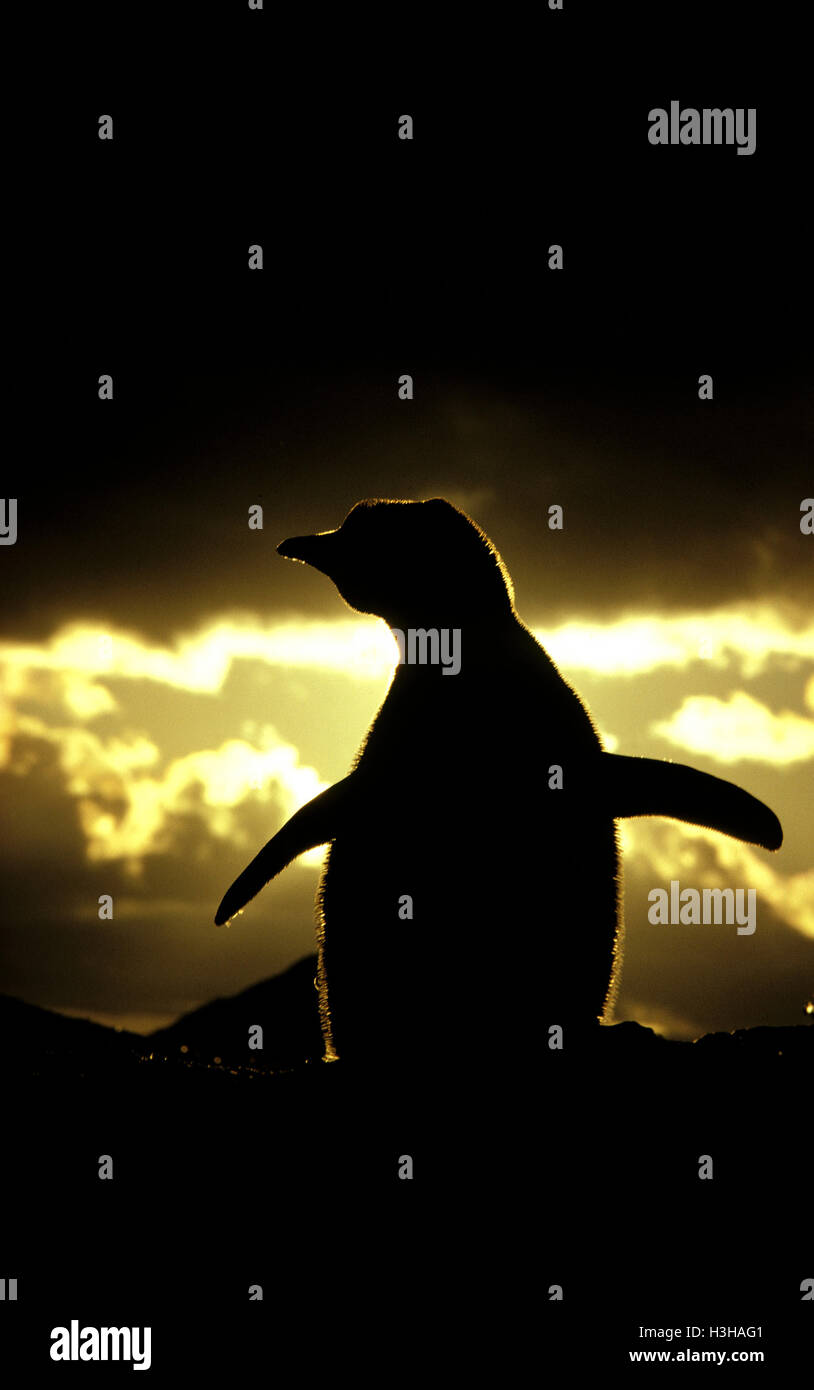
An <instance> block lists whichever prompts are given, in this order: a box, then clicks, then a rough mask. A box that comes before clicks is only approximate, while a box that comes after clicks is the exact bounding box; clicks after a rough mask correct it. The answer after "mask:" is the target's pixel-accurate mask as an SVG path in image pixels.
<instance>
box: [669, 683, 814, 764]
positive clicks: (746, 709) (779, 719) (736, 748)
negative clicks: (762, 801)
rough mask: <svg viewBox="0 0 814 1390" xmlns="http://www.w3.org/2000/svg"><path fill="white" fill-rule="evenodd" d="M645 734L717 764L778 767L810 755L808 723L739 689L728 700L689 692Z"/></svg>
mask: <svg viewBox="0 0 814 1390" xmlns="http://www.w3.org/2000/svg"><path fill="white" fill-rule="evenodd" d="M650 732H651V733H653V734H658V735H660V737H661V738H666V739H668V740H669V742H670V743H673V744H677V745H678V746H679V747H681V748H689V749H691V750H692V752H694V753H704V754H706V755H707V756H708V757H710V758H715V759H716V760H717V761H718V762H719V763H735V762H740V761H741V759H747V758H748V759H751V760H753V761H760V762H768V763H772V764H776V765H782V764H788V763H796V762H805V761H806V759H808V758H811V757H814V721H812V720H811V719H806V718H804V717H803V716H802V715H799V714H794V713H793V712H792V711H791V710H783V711H782V712H781V713H780V714H773V713H772V711H771V710H770V709H768V708H767V707H766V705H763V704H761V703H760V701H759V700H755V699H753V698H752V696H751V695H747V694H746V693H745V691H743V690H737V691H735V693H734V694H733V695H731V696H730V697H729V699H728V700H718V699H715V697H714V696H712V695H690V696H688V697H687V699H685V700H684V703H683V704H682V705H681V707H680V709H678V710H676V712H675V714H673V715H671V717H670V718H669V719H663V720H659V721H658V722H656V723H653V724H651V725H650Z"/></svg>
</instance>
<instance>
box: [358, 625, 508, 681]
mask: <svg viewBox="0 0 814 1390" xmlns="http://www.w3.org/2000/svg"><path fill="white" fill-rule="evenodd" d="M385 621H386V622H387V625H388V627H389V628H390V632H391V634H392V635H393V638H394V639H395V642H396V645H397V646H398V648H399V654H400V664H401V665H403V666H405V667H406V668H407V669H408V670H410V671H414V672H415V673H416V674H421V673H422V672H424V671H425V670H426V668H427V667H428V666H438V665H442V666H445V667H446V668H447V669H449V670H450V671H452V670H453V669H454V668H460V666H461V663H462V662H463V660H464V659H465V660H466V663H467V668H468V669H469V670H471V669H472V668H473V667H474V666H494V665H495V664H496V663H497V662H499V661H501V660H502V659H503V658H502V656H501V653H505V649H506V644H507V642H511V640H512V639H513V638H515V637H516V636H517V635H518V634H519V633H520V631H521V630H522V624H520V623H519V622H518V619H517V616H516V614H515V613H514V612H513V611H511V610H509V611H508V612H500V613H488V614H484V613H479V614H478V615H477V616H473V615H472V614H464V615H462V616H459V618H458V620H457V621H456V620H455V618H454V617H453V616H451V615H448V616H447V619H446V621H445V620H444V618H443V617H441V616H439V615H436V617H435V621H430V619H429V615H425V620H424V621H418V620H416V619H413V620H412V621H407V620H402V622H398V623H397V622H395V621H392V620H390V619H385Z"/></svg>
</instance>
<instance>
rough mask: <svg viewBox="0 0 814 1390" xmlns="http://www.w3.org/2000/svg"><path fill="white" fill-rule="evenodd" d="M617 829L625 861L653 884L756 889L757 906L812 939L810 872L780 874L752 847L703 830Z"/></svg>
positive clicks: (813, 879)
mask: <svg viewBox="0 0 814 1390" xmlns="http://www.w3.org/2000/svg"><path fill="white" fill-rule="evenodd" d="M619 831H620V835H621V841H622V848H623V853H624V856H625V859H626V860H627V859H628V858H629V859H630V860H631V861H632V860H638V862H639V865H640V866H641V865H643V864H646V866H647V872H648V873H652V874H653V875H654V876H655V881H656V882H657V883H669V882H670V881H671V880H672V879H675V878H678V879H682V878H683V879H685V880H686V881H687V882H688V883H690V884H692V886H693V887H694V888H697V887H701V888H720V887H722V886H726V885H727V884H732V885H737V886H739V887H741V888H754V889H755V891H756V892H757V895H758V907H759V905H760V903H761V902H765V903H767V904H768V905H769V907H770V908H771V909H772V911H773V912H774V914H775V915H776V916H777V917H779V918H780V920H781V921H783V922H786V923H787V924H788V925H789V926H790V927H793V928H794V929H795V931H798V932H800V933H801V935H802V936H806V937H810V938H812V939H813V940H814V870H812V869H809V870H806V871H805V872H803V873H798V874H781V873H778V871H777V869H775V867H774V865H773V864H771V863H768V862H767V861H766V860H764V859H761V858H760V852H759V851H756V850H754V849H753V848H752V847H751V846H750V845H744V844H741V843H740V841H738V840H732V839H730V838H729V837H728V836H725V835H717V834H716V833H715V831H712V830H705V829H703V828H702V827H701V826H695V825H676V824H669V823H667V824H661V823H659V824H657V823H655V822H647V821H642V820H638V821H632V820H627V821H620V822H619ZM710 850H711V851H712V856H710V854H709V851H710Z"/></svg>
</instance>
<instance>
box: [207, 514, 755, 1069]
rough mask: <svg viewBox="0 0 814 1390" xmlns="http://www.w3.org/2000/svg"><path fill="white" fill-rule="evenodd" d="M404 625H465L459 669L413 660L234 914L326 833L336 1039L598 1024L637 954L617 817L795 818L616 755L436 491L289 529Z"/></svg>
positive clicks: (256, 868)
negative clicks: (303, 529) (622, 968)
mask: <svg viewBox="0 0 814 1390" xmlns="http://www.w3.org/2000/svg"><path fill="white" fill-rule="evenodd" d="M279 551H280V553H281V554H282V555H284V556H287V557H289V558H292V559H300V560H303V561H304V562H305V563H309V564H312V565H314V566H315V567H316V568H318V569H320V570H323V572H325V573H326V574H328V575H329V576H330V577H331V578H332V579H333V580H334V581H335V583H336V584H337V587H338V589H339V591H340V593H341V594H342V596H343V597H344V598H345V599H346V601H347V602H348V603H349V604H350V605H351V606H352V607H354V608H357V609H358V610H359V611H361V612H372V613H377V614H378V615H379V616H382V617H384V618H385V620H386V621H387V622H388V623H389V625H390V626H391V628H393V629H394V630H400V632H401V633H402V634H404V633H407V632H409V631H410V630H412V631H414V632H415V631H420V632H424V633H427V632H433V631H435V632H440V631H441V630H442V629H446V630H447V631H448V632H450V633H452V632H457V633H459V640H460V669H459V670H457V671H455V672H454V673H453V672H452V671H451V669H447V668H446V667H445V666H444V665H443V664H441V663H438V664H433V663H432V662H431V661H429V662H425V663H421V662H414V663H413V664H410V662H409V661H406V662H402V663H400V664H399V665H398V666H397V668H396V672H395V675H394V678H393V681H392V683H391V686H390V689H389V690H388V693H387V696H386V698H385V701H384V703H383V705H382V706H381V708H380V710H379V712H378V714H377V716H376V718H375V719H374V721H373V724H372V725H371V728H370V730H369V732H368V734H367V737H366V739H365V741H364V743H363V745H362V748H361V749H360V752H359V754H358V755H357V758H356V761H355V764H354V767H353V770H352V771H351V773H350V774H349V776H348V777H346V778H345V779H344V781H343V782H340V783H337V784H336V786H334V787H332V788H330V789H329V790H328V792H326V793H323V794H322V796H321V797H317V798H315V799H314V801H313V802H310V803H309V804H308V806H306V807H303V808H302V810H301V811H299V812H298V813H297V815H296V816H295V817H293V818H292V820H291V821H289V822H288V825H287V826H285V827H284V828H283V830H282V831H281V832H279V834H278V835H277V836H275V837H274V839H272V840H271V841H270V842H269V844H268V845H267V846H266V847H265V849H264V850H262V851H261V853H260V854H259V855H258V856H257V858H256V859H255V860H254V861H253V862H252V864H251V865H250V866H249V867H248V869H246V870H245V871H244V873H243V874H242V875H241V876H240V878H238V879H237V880H236V882H235V884H233V886H232V888H231V889H230V890H229V892H228V893H227V895H226V897H225V898H224V900H223V902H222V904H221V907H220V908H219V910H218V914H217V916H216V919H215V920H216V921H217V922H222V921H225V920H227V919H228V918H229V917H231V916H232V915H233V914H234V912H236V911H237V910H238V909H239V908H240V907H241V906H242V905H243V904H244V903H245V902H247V901H248V900H249V898H251V897H252V896H254V894H255V893H256V892H258V891H259V889H260V888H261V887H262V886H263V884H264V883H265V882H267V881H268V879H269V878H271V877H273V876H274V875H275V874H276V873H278V872H279V871H280V869H281V868H283V867H284V866H285V864H286V863H288V862H290V860H291V859H292V858H293V857H295V855H296V854H299V853H302V852H303V851H304V850H305V849H308V848H310V847H311V846H312V845H316V844H322V843H325V842H326V841H327V842H330V849H329V852H328V857H327V860H326V864H325V868H324V870H323V876H322V879H321V882H320V888H319V892H318V898H317V903H318V937H319V975H318V979H319V990H320V1012H321V1017H322V1023H323V1033H324V1036H325V1042H326V1055H327V1056H329V1057H332V1056H336V1055H338V1056H339V1057H340V1058H341V1059H343V1060H346V1059H347V1060H348V1061H352V1060H358V1061H359V1062H370V1061H374V1060H375V1059H376V1058H379V1059H381V1060H382V1061H384V1062H385V1063H386V1064H387V1065H393V1064H399V1063H401V1064H403V1065H404V1066H406V1067H408V1068H410V1067H422V1066H424V1067H427V1068H432V1067H433V1066H434V1065H436V1064H437V1063H438V1062H443V1061H455V1060H456V1059H457V1060H461V1061H466V1062H471V1063H473V1064H474V1065H475V1066H476V1067H477V1068H478V1069H479V1070H480V1068H482V1067H490V1066H491V1065H492V1064H493V1063H498V1062H503V1063H505V1062H507V1061H511V1060H512V1059H516V1060H518V1061H520V1060H522V1059H524V1058H525V1059H528V1058H531V1057H533V1054H534V1052H535V1051H536V1050H537V1049H538V1048H539V1047H541V1046H544V1045H545V1043H546V1041H547V1036H548V1029H549V1027H550V1026H551V1025H552V1024H560V1025H562V1026H564V1027H566V1026H569V1025H575V1026H586V1027H587V1026H590V1025H592V1024H595V1023H596V1021H597V1019H598V1018H600V1016H602V1014H603V1011H605V1010H606V1008H607V1006H608V1004H609V1003H610V1002H611V1001H612V997H613V994H614V989H615V983H616V975H617V966H618V962H619V959H620V955H621V949H620V948H621V935H620V933H621V911H620V877H619V859H618V846H617V839H616V828H615V823H614V822H615V817H616V816H621V815H643V814H664V815H674V816H677V817H679V818H681V819H690V820H694V821H697V822H699V823H701V824H707V825H713V826H715V827H716V828H719V829H722V830H724V831H725V832H726V833H730V834H737V835H739V836H740V837H741V838H745V839H750V840H755V841H756V842H758V843H763V844H766V845H767V846H769V847H771V848H776V847H777V845H779V843H780V839H781V838H782V832H781V831H780V827H779V823H778V822H777V821H776V818H775V817H774V816H773V814H772V812H770V811H769V810H768V808H766V807H764V806H762V804H761V803H760V802H757V801H755V800H754V798H752V797H750V796H748V795H747V794H746V793H745V792H741V791H740V790H739V789H738V788H735V787H733V786H732V785H731V784H729V783H725V782H721V781H720V780H719V779H717V778H712V777H707V776H706V774H703V773H697V772H693V771H692V770H690V769H685V768H682V767H680V766H679V765H674V764H669V763H656V762H652V761H651V760H649V759H629V758H615V757H612V756H611V755H609V754H604V753H603V752H602V746H601V742H600V739H599V736H598V734H597V732H596V729H595V728H594V725H593V723H592V721H591V718H590V715H589V714H588V712H587V710H586V709H585V707H584V705H583V704H582V702H581V701H580V699H579V697H578V695H577V694H576V693H575V691H574V690H572V688H571V687H570V686H569V685H568V683H567V682H566V681H565V680H564V679H563V678H562V676H561V675H560V674H559V672H558V671H557V668H556V667H555V665H554V663H553V662H552V661H551V660H550V658H549V657H548V656H547V654H546V652H545V651H544V650H543V648H542V647H541V646H540V644H539V643H538V642H537V641H536V639H535V638H534V637H533V636H532V634H531V633H530V632H529V630H528V629H527V628H526V627H525V626H524V624H523V623H522V622H521V621H520V619H519V618H518V616H517V614H516V612H515V610H514V605H513V595H512V592H511V581H510V580H509V578H508V574H507V573H506V571H505V568H504V566H503V563H502V561H501V560H500V557H499V556H498V554H497V552H496V551H495V550H494V547H492V546H491V544H490V542H489V541H488V540H487V538H486V537H485V536H484V534H483V533H482V532H481V531H480V530H479V528H478V527H477V526H476V525H475V524H474V523H473V522H472V521H471V520H470V519H469V518H468V517H466V516H465V514H464V513H462V512H460V511H458V510H457V509H456V508H454V507H452V506H451V505H450V504H449V503H448V502H445V501H442V500H441V499H433V500H432V501H429V502H423V503H418V502H366V503H360V504H358V505H357V506H356V507H354V508H353V510H352V511H351V512H350V513H349V515H348V517H347V518H346V520H345V522H344V523H343V525H342V527H340V528H339V529H338V530H337V531H333V532H326V533H323V534H321V535H318V536H312V537H300V538H297V539H295V540H292V541H286V542H283V544H282V545H281V546H280V547H279Z"/></svg>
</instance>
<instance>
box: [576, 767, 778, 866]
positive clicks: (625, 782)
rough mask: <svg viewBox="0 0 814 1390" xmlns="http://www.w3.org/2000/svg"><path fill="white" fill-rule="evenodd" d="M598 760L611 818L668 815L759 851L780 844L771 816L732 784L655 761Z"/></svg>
mask: <svg viewBox="0 0 814 1390" xmlns="http://www.w3.org/2000/svg"><path fill="white" fill-rule="evenodd" d="M602 759H603V764H604V769H605V775H604V777H603V782H604V784H605V785H604V790H605V797H606V799H607V804H608V806H609V809H610V811H611V814H612V815H613V817H614V819H621V818H625V817H631V816H671V817H672V818H673V819H674V820H683V821H689V822H690V824H691V825H704V826H707V827H708V828H709V829H710V830H720V831H721V832H722V833H723V834H724V835H732V836H733V837H734V838H735V839H736V840H745V841H746V842H747V843H748V844H751V845H761V846H762V847H763V849H779V848H780V846H781V845H782V843H783V828H782V826H781V824H780V821H779V820H778V819H777V816H776V815H775V814H774V811H770V810H769V807H768V806H765V805H764V804H763V802H762V801H758V799H757V797H754V796H750V795H749V793H748V792H745V791H743V790H742V789H741V788H740V787H736V786H735V784H734V783H733V782H724V781H723V779H722V778H720V777H712V776H711V775H710V774H709V773H708V772H698V771H696V769H695V768H692V767H684V766H683V764H682V763H668V762H662V761H660V760H659V759H656V758H625V757H623V756H621V755H620V754H618V753H603V754H602Z"/></svg>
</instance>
